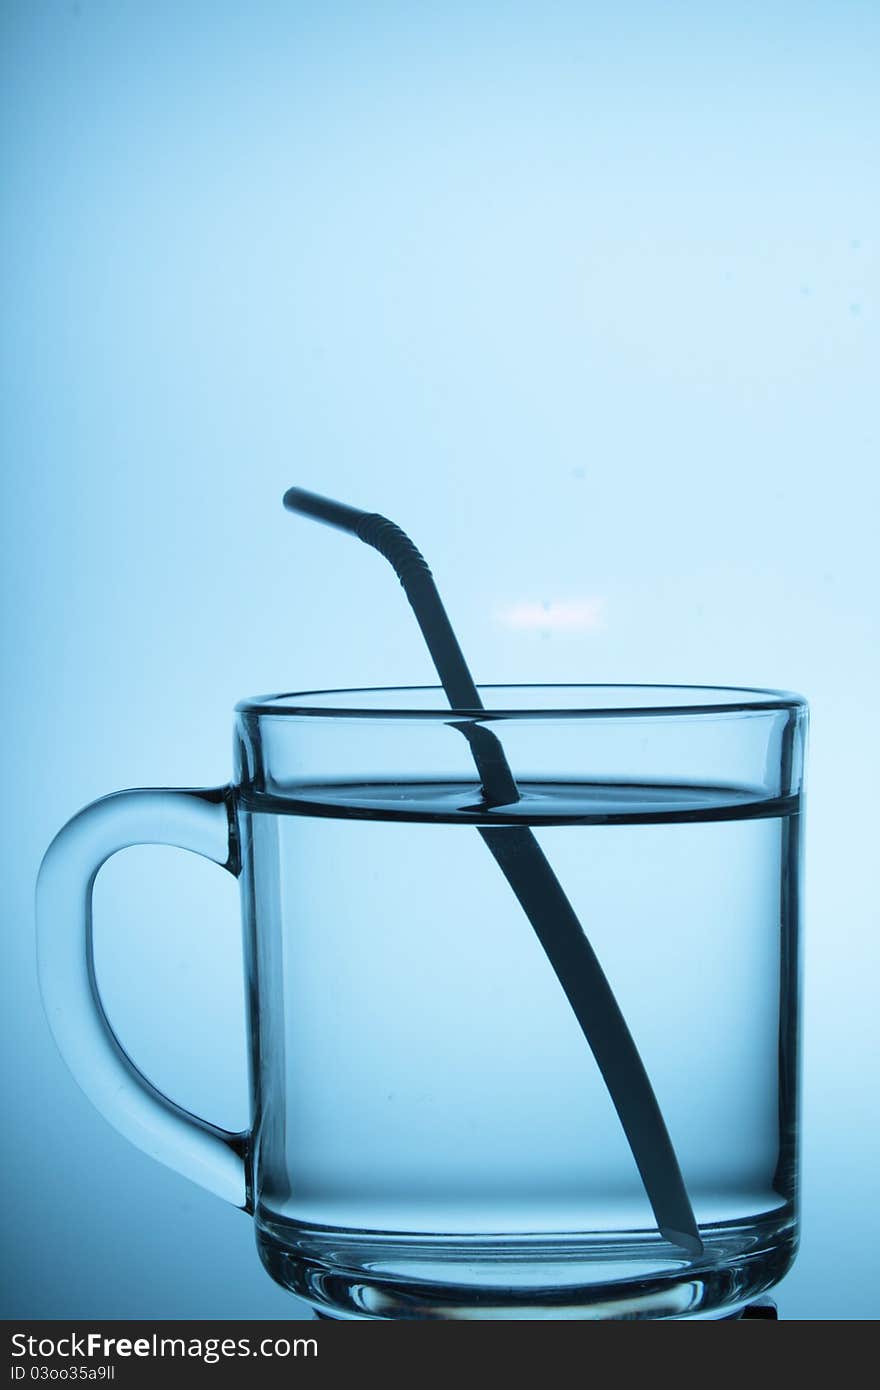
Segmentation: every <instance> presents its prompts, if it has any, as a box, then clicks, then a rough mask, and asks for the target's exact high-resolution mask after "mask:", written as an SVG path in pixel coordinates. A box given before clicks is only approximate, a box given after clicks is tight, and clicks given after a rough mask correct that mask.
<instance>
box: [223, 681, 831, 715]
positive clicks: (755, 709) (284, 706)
mask: <svg viewBox="0 0 880 1390" xmlns="http://www.w3.org/2000/svg"><path fill="white" fill-rule="evenodd" d="M477 689H478V690H479V692H480V694H481V695H484V696H491V694H492V692H495V691H517V692H524V691H530V690H531V691H542V692H545V693H546V692H550V691H559V692H563V691H571V692H587V691H590V692H594V693H596V694H597V695H598V694H599V693H600V692H603V691H605V692H610V691H617V692H626V693H631V694H632V696H633V702H632V703H621V704H615V703H613V702H612V701H611V697H610V696H608V697H606V702H605V703H594V704H584V703H580V704H579V703H571V702H566V703H564V704H562V703H561V704H560V705H558V706H555V705H542V706H539V707H530V706H529V705H527V704H526V705H522V706H516V705H509V704H508V705H504V704H496V703H494V701H491V700H487V703H486V705H485V707H484V708H482V709H456V710H452V709H450V707H449V705H448V703H444V702H445V701H446V696H445V694H444V691H443V687H442V686H441V685H439V684H436V685H379V686H346V687H335V688H333V687H331V688H329V689H326V690H300V691H288V692H282V693H280V694H273V695H254V696H251V697H249V698H246V699H243V700H239V701H238V703H237V704H236V706H235V709H236V712H237V713H238V714H241V715H255V716H257V717H259V718H264V717H268V718H273V719H277V718H281V719H336V720H338V719H383V720H398V719H407V720H408V719H415V720H428V721H437V720H440V721H442V722H444V723H448V722H449V721H450V717H454V718H455V719H461V718H465V719H479V720H490V719H510V720H521V719H544V720H550V719H554V720H555V719H627V718H643V719H644V718H660V717H678V718H682V717H694V716H702V715H719V714H728V715H736V714H743V715H748V714H754V713H765V712H767V711H771V710H786V709H787V710H795V711H797V710H801V711H804V712H805V711H806V710H807V708H808V706H807V701H806V699H805V698H804V696H803V695H799V694H797V692H796V691H791V690H774V689H771V688H768V687H763V686H729V685H684V684H681V685H670V684H667V683H665V682H658V683H650V682H631V681H613V682H612V681H595V682H593V681H589V682H588V681H579V682H575V681H543V682H540V681H539V682H534V681H528V682H515V681H510V682H501V683H498V682H493V683H487V684H484V683H482V682H480V683H479V684H478V686H477ZM428 692H432V693H436V695H437V706H436V707H433V706H432V707H425V708H414V707H411V706H410V707H407V706H406V705H405V704H401V705H398V706H395V705H393V704H392V703H387V702H386V703H381V702H380V703H377V704H373V705H370V704H369V703H367V702H364V703H363V704H357V703H353V704H346V703H345V702H344V700H343V702H342V703H338V704H333V703H323V704H322V703H320V702H318V703H316V701H320V698H321V697H332V696H340V697H350V696H355V695H364V696H386V695H387V696H392V695H397V696H407V695H408V696H413V695H415V694H416V693H418V694H419V695H422V696H424V695H425V694H426V693H428ZM637 692H641V698H639V695H638V694H637ZM646 692H653V693H654V694H655V695H659V697H660V698H659V699H658V700H657V701H656V702H651V701H650V700H649V699H648V698H647V695H646ZM685 692H686V693H687V694H688V695H690V696H694V695H696V696H698V697H699V698H697V699H695V700H694V699H690V700H689V699H686V698H684V696H685ZM676 696H678V698H676ZM712 696H715V697H716V698H714V699H713V698H712ZM574 699H575V701H576V699H577V696H576V695H575V696H574ZM291 701H293V702H295V703H289V702H291ZM300 702H302V703H300Z"/></svg>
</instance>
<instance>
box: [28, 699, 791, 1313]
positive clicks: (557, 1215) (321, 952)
mask: <svg viewBox="0 0 880 1390" xmlns="http://www.w3.org/2000/svg"><path fill="white" fill-rule="evenodd" d="M481 694H482V696H483V698H484V701H485V704H486V709H485V710H483V711H475V712H472V713H471V714H469V713H468V712H461V711H456V712H455V713H454V714H453V713H451V712H450V710H449V709H448V708H446V707H445V700H444V697H443V693H442V691H441V690H439V689H433V688H417V689H396V690H359V691H330V692H319V693H314V694H305V695H283V696H269V697H265V698H261V699H255V700H247V701H243V702H242V703H241V704H240V705H239V706H238V707H237V717H236V730H235V777H234V780H233V782H232V783H231V784H230V785H228V786H225V787H219V788H215V789H212V790H181V791H171V790H139V791H125V792H119V793H116V794H115V795H113V796H109V797H106V798H104V799H103V800H101V801H98V802H95V803H94V804H93V805H91V806H89V807H87V808H86V809H85V810H83V811H81V812H80V813H79V814H78V815H77V816H75V817H74V818H73V820H71V821H70V822H69V824H68V825H67V826H65V827H64V829H63V830H62V831H61V832H60V834H59V835H58V836H57V838H56V839H55V841H54V842H53V844H52V845H51V847H50V848H49V850H48V852H47V854H46V857H45V860H44V862H43V866H42V869H41V872H40V879H39V884H38V928H39V931H38V938H39V964H40V976H41V984H42V989H43V996H44V1001H45V1005H46V1010H47V1014H48V1017H49V1021H50V1023H51V1026H52V1029H53V1031H54V1033H55V1037H56V1039H57V1041H58V1044H59V1046H60V1048H61V1051H62V1053H63V1055H64V1057H65V1058H66V1060H67V1062H68V1064H69V1065H70V1067H71V1069H72V1071H73V1073H74V1075H75V1077H76V1078H77V1080H78V1081H79V1083H80V1085H81V1086H82V1087H83V1089H84V1090H85V1092H86V1093H87V1095H89V1096H90V1098H91V1099H92V1100H93V1101H94V1103H95V1104H96V1106H97V1107H98V1109H99V1110H101V1111H102V1112H103V1113H104V1115H105V1116H106V1118H107V1119H108V1120H109V1121H110V1122H111V1123H112V1124H114V1125H115V1126H116V1127H117V1128H118V1129H119V1130H121V1131H122V1133H123V1134H125V1135H127V1136H128V1137H129V1138H130V1139H132V1140H133V1141H134V1143H136V1144H138V1145H139V1146H140V1147H141V1148H143V1149H145V1150H146V1151H147V1152H148V1153H150V1154H152V1155H153V1156H154V1157H155V1158H157V1159H159V1160H160V1161H162V1162H164V1163H167V1164H169V1165H170V1166H172V1167H174V1168H177V1169H179V1170H180V1171H181V1172H183V1173H185V1174H186V1175H187V1176H188V1177H190V1178H192V1179H194V1180H195V1181H196V1182H199V1183H201V1184H202V1185H203V1186H205V1187H207V1188H209V1189H210V1190H211V1191H213V1192H216V1193H218V1194H219V1195H220V1196H223V1197H226V1198H227V1199H228V1200H229V1201H231V1202H234V1203H235V1204H237V1205H238V1206H240V1207H243V1208H244V1209H245V1210H246V1211H248V1212H251V1213H253V1216H254V1218H255V1225H256V1234H257V1244H258V1248H259V1251H260V1255H261V1258H262V1260H263V1262H264V1264H265V1266H266V1268H267V1269H268V1271H269V1273H270V1274H271V1275H272V1276H273V1277H274V1278H275V1279H276V1280H277V1281H278V1282H279V1283H281V1284H282V1285H283V1286H284V1287H286V1288H288V1289H290V1290H292V1291H293V1292H294V1293H296V1294H298V1295H300V1296H301V1297H303V1298H305V1299H307V1300H308V1301H309V1302H310V1303H311V1304H312V1306H313V1307H314V1308H315V1309H316V1310H318V1311H319V1312H320V1313H322V1314H323V1315H325V1316H331V1317H337V1318H374V1319H375V1318H378V1319H391V1318H431V1319H473V1318H478V1319H488V1318H516V1319H523V1318H555V1319H563V1318H584V1319H596V1318H627V1319H632V1318H652V1319H655V1318H682V1317H694V1316H696V1317H724V1316H731V1315H734V1314H735V1313H736V1311H737V1310H738V1309H740V1308H742V1307H743V1306H744V1305H745V1304H746V1303H748V1302H749V1301H750V1300H752V1299H753V1298H755V1297H756V1296H757V1295H758V1294H760V1293H762V1292H764V1291H765V1290H766V1289H768V1288H770V1287H772V1286H773V1285H774V1284H775V1283H776V1282H777V1281H778V1280H779V1279H780V1278H781V1277H782V1275H783V1274H784V1273H785V1271H786V1270H787V1269H788V1267H789V1265H790V1264H791V1261H792V1259H793V1257H794V1252H795V1248H796V1241H797V1167H798V1066H799V1063H798V1011H799V923H798V917H799V897H800V893H799V874H800V869H799V865H800V857H801V856H800V846H801V795H802V781H803V765H804V747H805V735H806V722H807V709H806V704H805V702H804V701H803V700H802V699H801V698H800V697H799V696H797V695H791V694H788V693H782V692H777V691H765V690H738V689H719V688H713V687H678V686H667V687H662V686H660V687H651V686H595V685H594V686H558V687H553V686H516V687H485V688H484V689H483V690H482V691H481ZM478 737H493V738H494V739H496V740H498V742H500V745H501V746H502V747H503V750H504V754H505V755H506V759H507V761H508V763H509V765H510V768H511V770H512V772H513V775H514V777H515V779H516V784H517V788H518V791H519V800H517V801H515V802H511V803H509V804H507V805H506V806H497V805H491V804H489V805H487V803H486V800H485V797H484V796H483V794H482V788H481V785H480V781H479V778H478V776H477V773H476V768H475V762H474V756H473V750H472V744H473V743H474V740H475V739H476V738H478ZM526 827H528V828H529V830H527V831H526V830H525V828H526ZM477 832H479V833H477ZM524 833H526V834H530V835H531V836H532V837H533V838H534V841H536V842H537V845H538V847H539V849H538V850H530V851H529V853H533V852H534V853H540V854H541V855H542V856H543V857H544V858H545V859H546V861H547V862H548V863H549V865H550V866H551V867H550V871H549V872H550V873H551V874H552V875H553V876H554V877H555V881H556V882H557V883H558V884H559V885H560V887H561V891H562V892H563V893H564V895H565V897H566V899H567V902H568V904H569V905H570V908H571V909H572V911H573V912H574V914H576V918H577V923H579V927H578V930H577V935H578V937H579V938H583V937H586V940H587V942H588V943H589V945H587V946H584V942H583V939H581V941H580V946H581V947H583V949H584V950H585V951H587V952H588V953H589V952H590V950H591V951H592V954H591V955H589V957H586V956H585V957H579V958H578V959H583V960H584V961H585V962H586V965H585V967H584V968H585V969H586V968H587V967H589V971H592V972H593V975H594V976H595V977H596V978H599V979H600V982H601V980H602V979H604V981H605V982H606V988H607V990H608V991H610V996H609V997H611V998H612V1000H613V1001H616V1002H615V1003H614V1004H613V1005H612V1007H611V1012H612V1014H613V1017H611V1018H610V1020H609V1022H608V1028H610V1030H611V1032H610V1035H608V1036H610V1038H611V1044H610V1046H611V1055H610V1057H609V1056H607V1055H606V1057H605V1058H604V1067H602V1066H600V1065H598V1064H597V1058H599V1056H600V1051H599V1050H597V1049H596V1047H595V1046H594V1044H596V1043H597V1039H598V1034H597V1033H596V1031H595V1030H596V1026H597V1025H596V1020H595V1018H591V1016H590V1008H589V1007H587V1008H586V1010H585V1013H586V1018H585V1020H584V1019H582V1020H581V1022H579V1018H578V1017H576V1014H575V1012H574V1010H573V1007H572V1006H571V1004H570V1000H571V999H572V998H574V994H575V993H576V990H577V985H578V979H577V972H578V970H579V969H580V968H581V967H580V966H579V965H577V963H575V964H574V965H569V966H568V967H566V969H567V971H568V978H567V979H566V980H565V982H564V983H565V986H566V987H565V988H563V987H562V985H563V976H562V975H561V974H560V973H559V972H558V971H556V970H555V969H554V968H552V967H551V963H550V958H549V957H548V955H547V954H546V953H545V950H544V948H543V945H542V942H541V941H540V940H539V936H538V934H536V931H535V930H533V929H532V927H533V923H532V921H530V918H529V914H528V913H527V912H526V911H525V910H524V902H525V896H526V895H524V894H523V893H522V892H521V891H520V889H519V888H517V890H516V891H514V887H513V886H512V885H515V883H516V876H515V873H513V872H510V873H507V874H506V873H505V872H502V871H501V868H500V867H499V866H500V865H502V864H503V862H504V854H505V852H507V854H508V859H509V860H510V861H511V867H512V868H515V861H516V859H517V856H518V855H519V854H520V852H521V851H522V853H525V850H524V847H523V846H524V842H523V838H522V837H523V835H524ZM517 837H519V838H517ZM141 843H144V844H146V843H149V844H166V845H176V846H179V847H180V848H183V849H187V850H192V851H194V852H195V853H197V854H201V855H204V856H206V857H207V858H209V859H212V860H214V861H215V862H216V863H217V864H220V865H222V866H223V867H224V868H226V869H228V870H229V871H230V872H231V873H233V874H235V875H237V876H238V877H239V880H240V884H241V894H242V916H243V924H244V949H245V969H246V980H247V1001H248V1015H249V1033H250V1059H249V1063H250V1076H251V1096H252V1125H251V1128H250V1130H249V1131H248V1132H246V1133H242V1134H231V1133H228V1132H226V1131H224V1130H222V1129H219V1128H218V1127H216V1126H214V1125H212V1124H210V1123H209V1122H208V1121H206V1120H203V1119H200V1118H198V1117H196V1116H194V1115H192V1114H189V1113H188V1112H187V1111H185V1110H183V1109H181V1108H180V1107H178V1106H177V1105H175V1104H174V1102H173V1101H171V1100H170V1099H169V1098H168V1097H166V1096H164V1095H162V1094H160V1093H159V1092H158V1091H156V1090H155V1089H154V1088H153V1086H152V1085H151V1084H150V1082H149V1081H148V1080H147V1079H146V1078H145V1077H144V1076H143V1075H142V1074H141V1073H140V1072H139V1071H138V1069H137V1066H136V1064H135V1063H134V1062H133V1061H132V1060H131V1059H130V1058H129V1057H128V1056H127V1055H126V1053H125V1052H124V1050H123V1049H122V1047H121V1045H120V1043H119V1042H118V1040H117V1039H116V1037H115V1035H114V1034H113V1032H112V1029H111V1027H110V1024H109V1022H108V1020H107V1018H106V1016H105V1015H104V1012H103V1009H102V1006H101V1001H100V998H99V996H98V992H97V987H96V983H95V972H94V968H93V963H92V954H91V927H90V916H91V891H92V885H93V883H94V880H95V877H96V874H97V872H98V870H99V868H100V867H101V865H102V864H103V863H104V862H105V861H106V860H107V859H108V858H109V857H110V856H111V855H113V854H115V853H116V852H117V851H118V850H121V849H123V848H125V847H127V846H130V845H134V844H141ZM493 846H494V848H493V852H492V853H489V852H488V850H489V848H490V847H493ZM542 891H543V890H542ZM545 896H546V895H545ZM540 906H541V904H538V909H540ZM533 907H534V905H533ZM589 971H588V973H589ZM597 972H598V973H597ZM573 977H574V978H573ZM591 997H593V996H591ZM615 1009H617V1010H618V1013H616V1014H615V1013H614V1010H615ZM603 1026H604V1025H603ZM615 1030H616V1032H615ZM624 1033H625V1034H626V1035H627V1036H628V1037H629V1039H630V1044H629V1045H630V1047H631V1048H632V1049H634V1050H633V1053H632V1055H631V1056H630V1059H629V1061H628V1062H627V1063H626V1066H629V1067H630V1072H629V1073H627V1072H626V1070H625V1068H624V1072H623V1073H620V1072H619V1071H618V1073H617V1074H615V1067H616V1066H617V1064H618V1061H619V1057H618V1056H617V1054H616V1053H615V1050H614V1049H615V1046H616V1042H619V1041H621V1040H622V1042H623V1043H625V1042H626V1037H624V1036H623V1035H624ZM606 1041H607V1037H606ZM624 1051H625V1049H624ZM639 1065H640V1066H641V1068H642V1070H643V1075H644V1086H646V1087H648V1091H647V1092H645V1091H644V1090H643V1091H642V1092H640V1093H638V1095H642V1096H644V1095H645V1094H647V1095H649V1096H650V1095H652V1096H653V1099H654V1101H655V1102H656V1106H657V1113H658V1115H659V1116H661V1117H662V1120H661V1121H660V1123H661V1124H662V1126H664V1127H665V1133H666V1135H667V1138H668V1143H669V1153H668V1154H667V1156H666V1158H664V1157H663V1155H662V1154H658V1152H657V1151H656V1150H651V1146H650V1142H648V1141H646V1140H645V1139H644V1136H643V1137H642V1139H641V1140H640V1141H639V1142H634V1139H635V1140H638V1134H637V1131H638V1126H639V1123H640V1121H641V1119H642V1118H644V1114H643V1112H639V1108H638V1107H639V1105H641V1104H642V1101H641V1100H640V1099H638V1095H637V1093H636V1092H635V1091H633V1092H631V1091H630V1089H629V1086H628V1082H629V1080H631V1079H632V1070H633V1068H637V1067H638V1066H639ZM636 1079H637V1078H636ZM633 1095H637V1099H636V1101H635V1102H634V1101H633ZM627 1098H629V1104H630V1107H631V1109H630V1117H629V1118H630V1121H631V1123H630V1127H629V1128H627V1127H626V1125H625V1124H623V1123H622V1122H621V1115H624V1114H625V1113H626V1111H625V1107H626V1103H627ZM633 1104H635V1105H636V1114H635V1117H633V1114H632V1105H633ZM645 1104H647V1101H646V1102H645ZM621 1107H623V1108H621ZM646 1142H647V1149H646ZM640 1147H641V1152H639V1149H640ZM673 1155H674V1157H673ZM664 1162H665V1163H666V1164H667V1171H668V1170H669V1165H671V1166H672V1168H674V1167H675V1165H676V1163H677V1165H678V1167H677V1171H678V1173H679V1176H680V1182H681V1184H682V1185H683V1186H682V1192H683V1193H685V1194H686V1196H685V1197H683V1198H682V1199H681V1200H683V1201H684V1202H685V1203H686V1204H689V1210H690V1211H691V1213H692V1216H693V1219H694V1221H695V1223H696V1228H697V1229H698V1239H691V1238H689V1237H687V1236H681V1235H677V1234H676V1232H674V1231H673V1232H672V1233H671V1235H670V1232H669V1230H668V1229H667V1228H666V1227H663V1228H662V1229H661V1226H662V1222H659V1221H658V1216H657V1208H656V1204H654V1203H652V1200H651V1191H650V1189H651V1186H652V1183H651V1172H652V1168H653V1173H654V1179H655V1181H656V1179H657V1177H658V1173H659V1176H660V1178H661V1179H662V1176H663V1175H662V1173H661V1172H660V1169H661V1168H662V1165H663V1163H664ZM680 1224H681V1223H680Z"/></svg>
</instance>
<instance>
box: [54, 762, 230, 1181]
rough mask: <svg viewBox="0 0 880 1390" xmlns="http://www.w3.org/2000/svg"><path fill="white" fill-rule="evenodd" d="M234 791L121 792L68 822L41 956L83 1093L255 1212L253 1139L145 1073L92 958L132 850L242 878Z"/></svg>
mask: <svg viewBox="0 0 880 1390" xmlns="http://www.w3.org/2000/svg"><path fill="white" fill-rule="evenodd" d="M234 827H235V819H234V815H233V804H232V790H231V788H229V787H217V788H212V789H206V790H185V791H170V790H166V789H157V790H138V791H124V792H116V793H115V794H114V795H112V796H106V797H103V798H102V799H101V800H100V801H95V802H93V803H92V805H91V806H86V807H85V809H84V810H82V811H80V812H79V814H78V815H76V816H74V817H73V819H72V820H71V821H68V823H67V825H65V826H64V828H63V830H61V831H60V832H59V834H58V835H57V836H56V837H55V839H54V840H53V842H52V844H51V845H50V846H49V849H48V850H47V851H46V855H45V858H44V859H43V862H42V865H41V867H40V874H39V878H38V880H37V957H38V964H39V973H40V987H41V990H42V994H43V1003H44V1005H45V1008H46V1013H47V1015H48V1018H49V1024H50V1026H51V1028H52V1032H53V1033H54V1035H55V1040H56V1042H57V1043H58V1046H59V1048H60V1049H61V1055H62V1056H63V1057H64V1060H65V1061H66V1063H67V1065H68V1066H69V1067H70V1070H71V1071H72V1072H73V1075H74V1077H75V1078H76V1080H77V1081H78V1083H79V1085H80V1086H81V1087H82V1089H83V1090H84V1091H85V1093H86V1095H87V1096H88V1097H89V1099H90V1100H91V1101H92V1102H93V1104H94V1105H96V1106H97V1108H98V1109H99V1110H100V1111H101V1113H102V1114H103V1115H104V1116H105V1118H106V1119H107V1120H109V1121H110V1123H111V1124H112V1125H114V1126H115V1128H116V1129H118V1130H119V1131H120V1133H122V1134H124V1135H125V1136H126V1138H127V1139H130V1140H131V1141H132V1143H133V1144H136V1145H137V1146H138V1148H141V1149H143V1150H144V1152H145V1153H148V1154H150V1155H151V1157H153V1158H155V1159H157V1160H158V1161H159V1162H160V1163H165V1164H167V1165H168V1166H169V1167H170V1168H176V1169H177V1170H178V1171H179V1172H181V1173H184V1174H185V1175H186V1176H187V1177H188V1178H191V1179H192V1180H193V1181H194V1182H197V1183H200V1184H201V1185H202V1187H206V1188H208V1190H209V1191H210V1192H214V1193H216V1194H217V1195H218V1196H220V1197H225V1198H226V1199H227V1200H228V1201H230V1202H233V1203H234V1204H235V1205H236V1206H239V1207H244V1208H245V1209H248V1208H249V1194H248V1181H247V1154H248V1138H249V1136H248V1135H247V1134H246V1133H243V1134H233V1133H230V1132H229V1131H228V1130H225V1129H220V1128H219V1127H218V1126H217V1125H212V1124H210V1123H209V1122H208V1121H207V1120H202V1119H200V1118H199V1117H198V1116H197V1115H192V1114H190V1112H189V1111H188V1110H184V1109H183V1107H182V1106H180V1105H176V1104H175V1103H174V1101H172V1100H169V1099H168V1097H167V1096H165V1095H163V1094H162V1092H161V1091H159V1090H157V1089H156V1087H155V1086H153V1085H152V1083H151V1082H150V1081H148V1080H147V1078H146V1077H145V1076H144V1075H143V1074H142V1073H141V1072H140V1071H139V1070H138V1068H137V1067H136V1066H135V1064H134V1062H132V1060H131V1058H130V1057H129V1056H128V1054H127V1053H126V1051H125V1049H124V1048H123V1046H122V1044H121V1043H120V1041H119V1039H118V1038H117V1037H116V1034H115V1033H114V1032H113V1029H112V1027H111V1025H110V1021H109V1019H108V1018H107V1015H106V1013H105V1012H104V1007H103V1005H102V1003H101V998H100V995H99V993H98V987H97V982H96V979H95V967H94V959H93V953H92V889H93V886H94V882H95V879H96V877H97V874H98V870H99V869H100V868H101V866H102V864H104V863H105V862H106V861H107V860H108V859H109V858H110V857H111V855H113V854H116V853H117V852H118V851H119V850H121V849H127V848H128V847H129V846H130V845H144V844H148V845H173V846H176V847H177V848H178V849H186V850H191V851H192V852H193V853H194V854H201V855H203V856H204V857H205V858H206V859H212V860H213V861H214V863H215V864H220V865H222V866H223V868H225V869H228V870H229V871H230V873H232V874H234V875H235V876H236V877H237V876H238V873H239V863H238V853H237V843H236V836H235V829H234Z"/></svg>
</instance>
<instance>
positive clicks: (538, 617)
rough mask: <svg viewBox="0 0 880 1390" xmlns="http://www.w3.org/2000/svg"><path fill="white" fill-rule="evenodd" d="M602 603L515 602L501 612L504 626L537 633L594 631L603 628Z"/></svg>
mask: <svg viewBox="0 0 880 1390" xmlns="http://www.w3.org/2000/svg"><path fill="white" fill-rule="evenodd" d="M604 609H605V600H604V599H602V598H572V599H560V600H558V601H556V600H554V601H551V600H544V601H543V602H539V603H515V604H513V605H512V606H511V607H510V608H505V609H504V610H503V611H502V613H501V621H502V622H503V623H505V624H506V626H507V627H512V628H519V629H524V628H531V629H533V630H534V631H536V632H596V631H598V630H599V629H601V628H602V627H603V626H604V621H603V618H604Z"/></svg>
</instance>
